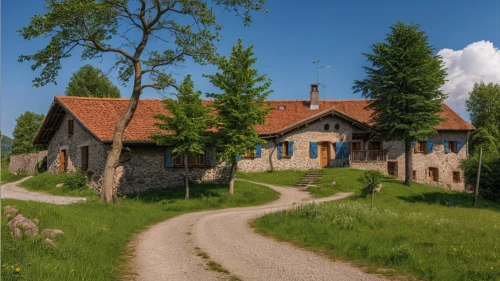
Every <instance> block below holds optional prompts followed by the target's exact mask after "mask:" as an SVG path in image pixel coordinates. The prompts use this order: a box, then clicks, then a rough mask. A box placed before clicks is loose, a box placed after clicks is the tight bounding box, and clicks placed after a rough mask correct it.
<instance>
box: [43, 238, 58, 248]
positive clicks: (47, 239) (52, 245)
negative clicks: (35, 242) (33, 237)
mask: <svg viewBox="0 0 500 281" xmlns="http://www.w3.org/2000/svg"><path fill="white" fill-rule="evenodd" d="M43 243H45V244H47V245H49V246H51V247H55V246H56V243H55V242H54V241H52V239H49V238H45V240H43Z"/></svg>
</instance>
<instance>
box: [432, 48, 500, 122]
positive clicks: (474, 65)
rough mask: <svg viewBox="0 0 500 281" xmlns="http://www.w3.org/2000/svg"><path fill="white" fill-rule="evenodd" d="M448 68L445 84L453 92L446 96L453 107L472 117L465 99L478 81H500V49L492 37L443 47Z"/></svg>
mask: <svg viewBox="0 0 500 281" xmlns="http://www.w3.org/2000/svg"><path fill="white" fill-rule="evenodd" d="M438 55H440V56H441V57H442V58H443V61H444V63H445V66H446V67H447V68H448V70H447V74H448V75H447V77H446V80H448V81H447V82H446V83H445V84H444V85H443V87H442V88H441V89H442V90H443V92H444V93H448V94H449V96H448V98H447V99H446V101H445V102H446V104H448V105H449V106H450V107H451V108H453V110H455V111H456V112H457V113H459V114H460V116H462V118H465V119H467V120H469V114H468V113H467V112H466V110H465V101H466V100H467V99H468V97H469V92H470V91H471V90H472V88H473V87H474V83H478V82H481V81H482V82H484V83H490V82H493V83H499V84H500V49H498V48H496V47H495V46H493V43H492V42H489V41H478V42H474V43H472V44H470V45H469V46H467V47H465V48H464V49H462V50H457V51H454V50H452V49H442V50H440V51H439V52H438Z"/></svg>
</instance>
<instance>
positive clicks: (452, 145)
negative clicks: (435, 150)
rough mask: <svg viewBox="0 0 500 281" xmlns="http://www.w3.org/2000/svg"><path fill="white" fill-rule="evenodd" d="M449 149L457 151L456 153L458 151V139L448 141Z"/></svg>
mask: <svg viewBox="0 0 500 281" xmlns="http://www.w3.org/2000/svg"><path fill="white" fill-rule="evenodd" d="M448 151H449V152H455V153H457V152H458V149H457V142H456V141H449V142H448Z"/></svg>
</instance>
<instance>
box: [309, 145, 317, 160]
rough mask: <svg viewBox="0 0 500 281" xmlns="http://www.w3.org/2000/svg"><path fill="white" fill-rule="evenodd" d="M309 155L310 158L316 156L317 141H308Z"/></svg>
mask: <svg viewBox="0 0 500 281" xmlns="http://www.w3.org/2000/svg"><path fill="white" fill-rule="evenodd" d="M309 156H310V157H311V158H313V159H314V158H318V143H317V142H313V141H312V142H310V145H309Z"/></svg>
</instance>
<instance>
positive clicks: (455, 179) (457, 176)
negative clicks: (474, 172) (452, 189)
mask: <svg viewBox="0 0 500 281" xmlns="http://www.w3.org/2000/svg"><path fill="white" fill-rule="evenodd" d="M453 182H461V179H460V172H453Z"/></svg>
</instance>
